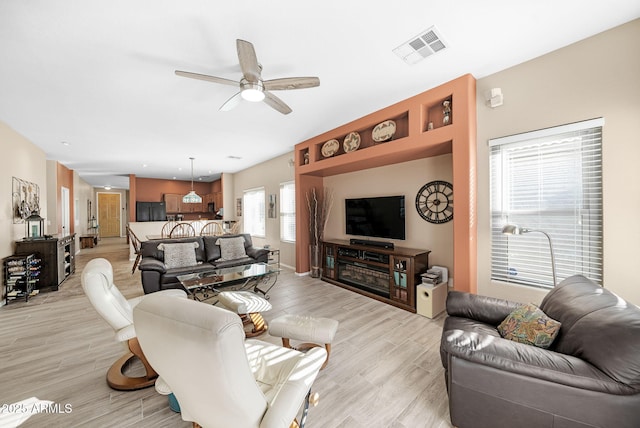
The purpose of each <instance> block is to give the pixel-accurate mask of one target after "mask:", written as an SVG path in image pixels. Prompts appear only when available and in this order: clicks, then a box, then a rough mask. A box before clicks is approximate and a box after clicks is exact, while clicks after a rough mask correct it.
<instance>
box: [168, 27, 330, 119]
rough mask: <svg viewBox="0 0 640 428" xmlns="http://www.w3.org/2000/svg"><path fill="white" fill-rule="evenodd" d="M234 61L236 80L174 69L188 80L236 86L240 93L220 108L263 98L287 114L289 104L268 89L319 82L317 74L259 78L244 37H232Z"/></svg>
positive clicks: (257, 69) (304, 85) (294, 86)
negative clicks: (238, 72) (237, 68)
mask: <svg viewBox="0 0 640 428" xmlns="http://www.w3.org/2000/svg"><path fill="white" fill-rule="evenodd" d="M236 47H237V49H238V60H239V61H240V69H241V70H242V74H243V77H242V79H240V81H239V82H237V81H235V80H231V79H225V78H223V77H216V76H209V75H207V74H198V73H191V72H189V71H180V70H176V74H177V75H178V76H183V77H190V78H192V79H199V80H206V81H207V82H214V83H222V84H223V85H231V86H239V87H240V92H238V93H237V94H235V95H234V96H232V97H231V98H229V99H228V100H227V101H226V102H225V103H224V104H222V106H221V107H220V110H221V111H228V110H231V109H232V108H234V107H235V106H237V105H238V104H239V103H240V101H241V100H242V99H245V100H247V101H253V102H258V101H264V102H265V103H267V105H269V106H271V107H273V108H274V109H276V110H278V111H279V112H280V113H282V114H289V113H291V111H292V110H291V107H289V106H288V105H287V104H285V103H284V101H282V100H281V99H280V98H278V97H276V96H275V95H273V94H272V93H271V92H270V91H281V90H288V89H304V88H313V87H315V86H319V85H320V79H318V78H317V77H285V78H281V79H271V80H262V76H261V72H262V66H261V65H260V63H258V58H257V56H256V51H255V49H254V48H253V44H251V43H250V42H247V41H246V40H240V39H237V40H236Z"/></svg>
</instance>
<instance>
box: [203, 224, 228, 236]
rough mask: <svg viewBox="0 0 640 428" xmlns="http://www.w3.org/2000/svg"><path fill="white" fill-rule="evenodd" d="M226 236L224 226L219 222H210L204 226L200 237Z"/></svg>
mask: <svg viewBox="0 0 640 428" xmlns="http://www.w3.org/2000/svg"><path fill="white" fill-rule="evenodd" d="M218 235H224V231H223V230H222V226H220V223H219V222H217V221H210V222H208V223H206V224H205V225H204V226H202V229H201V230H200V236H218Z"/></svg>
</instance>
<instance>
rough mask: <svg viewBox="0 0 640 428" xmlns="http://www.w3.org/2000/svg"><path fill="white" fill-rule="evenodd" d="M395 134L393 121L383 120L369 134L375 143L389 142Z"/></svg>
mask: <svg viewBox="0 0 640 428" xmlns="http://www.w3.org/2000/svg"><path fill="white" fill-rule="evenodd" d="M395 133H396V123H395V122H394V121H393V120H385V121H384V122H382V123H379V124H377V125H376V126H375V127H374V128H373V132H371V137H372V138H373V141H375V142H376V143H382V142H385V141H389V140H390V139H392V138H393V136H394V135H395Z"/></svg>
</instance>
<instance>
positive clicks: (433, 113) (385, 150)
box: [294, 74, 477, 293]
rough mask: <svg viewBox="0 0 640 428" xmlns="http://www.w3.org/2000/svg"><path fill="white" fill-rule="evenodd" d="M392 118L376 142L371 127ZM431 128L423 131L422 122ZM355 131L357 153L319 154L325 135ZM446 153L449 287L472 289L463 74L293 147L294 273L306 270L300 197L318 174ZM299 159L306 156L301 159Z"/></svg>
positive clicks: (469, 97)
mask: <svg viewBox="0 0 640 428" xmlns="http://www.w3.org/2000/svg"><path fill="white" fill-rule="evenodd" d="M444 100H451V106H452V108H451V110H452V114H451V122H450V124H449V125H446V126H443V124H442V117H443V113H442V103H443V101H444ZM388 119H393V120H394V121H395V122H396V125H397V129H396V134H395V136H394V139H393V140H392V141H390V142H386V143H381V144H376V143H375V142H374V141H373V140H372V137H371V133H372V130H373V127H374V126H375V125H377V124H379V123H381V122H383V121H385V120H388ZM429 122H432V123H433V129H428V123H429ZM352 131H357V132H358V133H359V134H360V136H361V144H360V147H359V149H358V150H357V151H354V152H350V153H345V152H344V150H343V149H342V148H340V149H339V150H338V152H337V153H336V154H334V155H333V156H331V157H326V158H325V157H324V156H323V155H322V152H321V150H322V146H323V145H324V143H325V142H326V141H328V140H331V139H334V138H335V139H337V140H338V141H339V142H340V145H342V141H343V140H344V138H345V136H346V135H347V134H348V133H350V132H352ZM445 153H451V154H452V162H453V189H454V218H453V236H452V237H451V239H452V240H453V242H454V245H453V249H454V267H453V275H452V277H453V279H454V288H455V289H456V290H461V291H469V292H473V293H475V292H476V290H477V243H476V241H477V226H476V187H477V184H476V174H477V172H476V80H475V78H474V77H473V76H471V75H469V74H467V75H464V76H461V77H459V78H457V79H454V80H452V81H450V82H448V83H445V84H443V85H440V86H438V87H436V88H433V89H430V90H428V91H426V92H423V93H421V94H418V95H416V96H414V97H411V98H408V99H406V100H404V101H401V102H399V103H396V104H393V105H391V106H389V107H386V108H384V109H382V110H378V111H376V112H374V113H371V114H369V115H367V116H364V117H362V118H360V119H357V120H354V121H352V122H349V123H347V124H345V125H342V126H340V127H338V128H335V129H333V130H331V131H328V132H325V133H323V134H320V135H318V136H316V137H313V138H311V139H309V140H306V141H304V142H302V143H299V144H297V145H296V146H295V152H294V156H295V176H296V224H297V227H296V240H297V241H296V242H297V245H296V271H297V272H299V273H302V272H307V271H308V270H309V257H308V253H309V233H308V225H309V213H308V209H307V206H306V199H305V195H306V192H307V191H308V190H309V189H311V188H312V187H322V185H323V177H327V176H332V175H336V174H344V173H348V172H354V171H359V170H363V169H369V168H374V167H380V166H385V165H391V164H396V163H401V162H407V161H411V160H415V159H420V158H426V157H431V156H438V155H442V154H445ZM305 159H308V161H307V163H305Z"/></svg>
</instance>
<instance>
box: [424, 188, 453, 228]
mask: <svg viewBox="0 0 640 428" xmlns="http://www.w3.org/2000/svg"><path fill="white" fill-rule="evenodd" d="M416 209H417V210H418V214H420V217H422V218H423V219H425V220H427V221H428V222H429V223H446V222H448V221H450V220H451V219H452V218H453V186H452V185H451V183H447V182H446V181H439V180H438V181H431V182H429V183H427V184H425V185H424V186H422V188H420V190H419V191H418V194H417V195H416Z"/></svg>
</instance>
